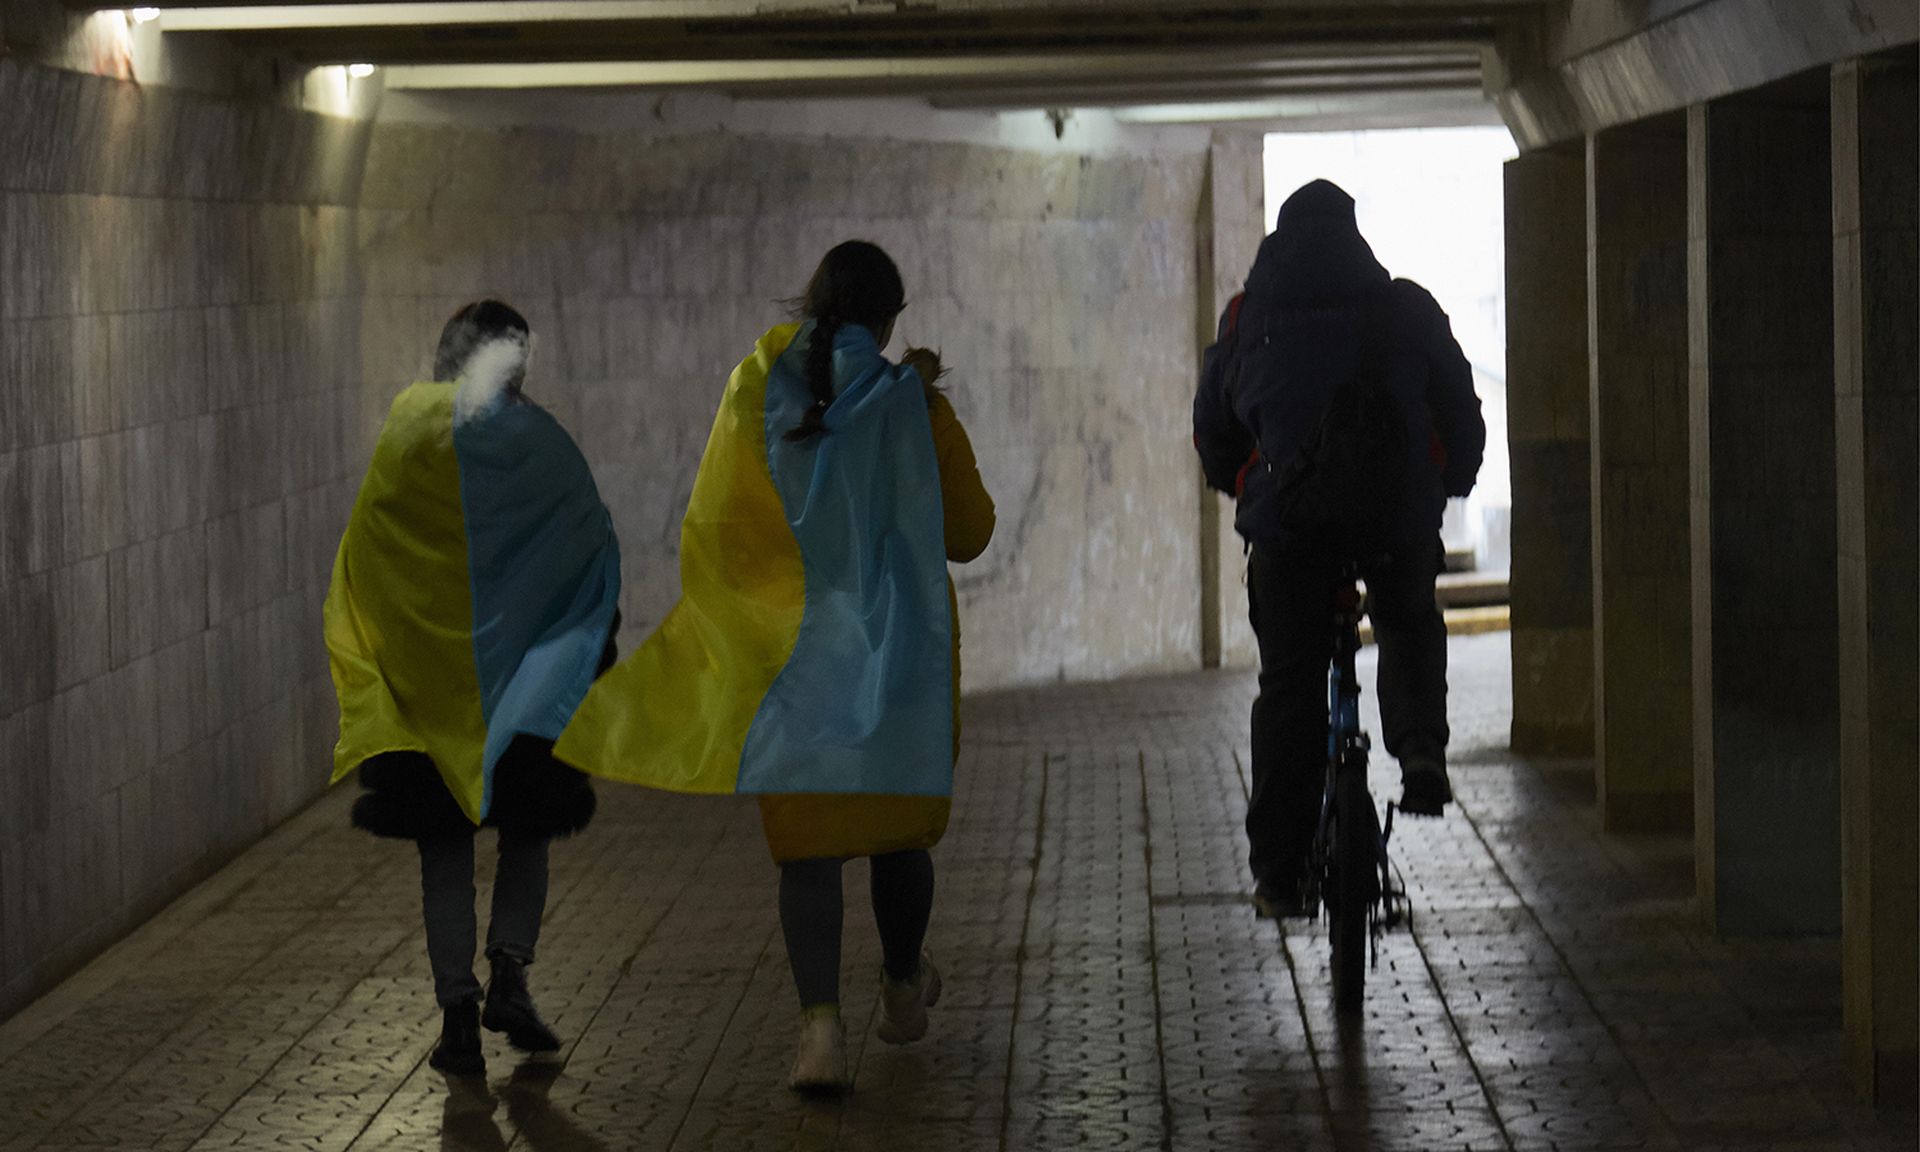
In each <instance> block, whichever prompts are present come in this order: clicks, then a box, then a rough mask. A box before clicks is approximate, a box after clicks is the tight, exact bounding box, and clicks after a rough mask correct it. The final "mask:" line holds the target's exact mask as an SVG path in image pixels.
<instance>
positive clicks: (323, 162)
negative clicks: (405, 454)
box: [0, 60, 1203, 1017]
mask: <svg viewBox="0 0 1920 1152" xmlns="http://www.w3.org/2000/svg"><path fill="white" fill-rule="evenodd" d="M0 109H5V114H4V115H0V1017H4V1016H5V1015H6V1014H8V1013H9V1012H11V1011H12V1010H14V1009H16V1008H18V1007H19V1006H20V1005H21V1004H23V1003H25V1002H26V1001H27V1000H28V999H30V998H31V997H32V996H33V995H36V994H38V993H39V992H40V991H43V990H44V989H45V988H46V987H48V986H50V983H51V982H52V981H53V980H55V979H57V978H59V977H60V976H62V975H64V974H65V973H66V972H68V971H71V970H72V968H73V967H74V965H75V964H77V963H78V962H79V961H81V960H84V959H85V958H86V957H87V956H88V955H91V954H92V953H93V952H94V951H97V950H98V949H99V948H100V947H101V946H103V945H104V944H106V943H107V942H110V941H111V940H112V939H113V938H115V937H116V936H117V935H118V934H120V933H121V932H123V931H125V930H126V929H127V928H128V927H130V926H131V925H132V924H134V923H137V922H138V921H139V920H140V919H141V918H142V917H144V916H146V915H148V914H149V913H151V912H152V911H153V910H154V909H155V908H157V907H158V906H160V905H161V904H162V903H164V901H165V900H166V899H167V898H169V897H171V896H172V895H175V894H177V893H178V892H180V891H182V890H183V889H184V887H185V886H186V885H188V884H189V883H190V882H191V881H192V880H193V879H195V878H196V877H197V876H199V875H201V874H203V873H204V872H205V871H206V870H207V869H208V868H210V867H212V866H213V865H214V864H216V863H218V862H219V861H221V860H223V859H225V858H226V857H227V856H228V855H230V854H231V853H232V852H233V851H236V850H237V849H239V848H240V847H242V846H244V845H245V844H247V843H249V842H251V841H252V840H253V839H255V838H257V837H258V836H259V835H260V834H261V833H262V832H264V831H265V830H266V829H267V828H269V827H271V826H272V825H273V824H275V823H276V822H277V821H279V820H280V819H282V818H284V817H285V816H286V815H287V814H289V813H290V812H292V811H294V810H295V809H296V808H298V807H299V806H300V805H301V804H303V803H305V802H307V801H308V800H310V799H311V798H312V797H313V796H315V795H316V794H317V793H318V792H319V791H320V789H321V788H322V786H323V783H324V780H325V775H326V769H327V764H328V750H329V748H330V746H331V743H332V740H333V738H334V735H335V723H336V717H335V713H334V704H333V697H332V691H331V687H330V684H329V682H328V678H327V670H326V661H325V654H324V652H323V650H322V647H321V633H320V626H319V623H320V621H319V612H320V602H321V599H322V596H323V594H324V590H325V584H326V579H327V575H328V571H329V566H330V564H331V559H332V553H333V548H334V545H335V543H336V541H337V540H338V536H339V532H340V529H341V527H342V524H343V520H344V515H345V512H346V510H347V508H348V507H349V506H350V503H351V499H352V495H353V491H354V488H355V486H356V484H357V482H358V478H359V473H360V470H361V468H362V464H363V459H364V454H365V452H366V450H367V448H368V447H369V446H370V443H371V438H372V436H373V434H374V433H375V432H376V431H377V429H378V426H379V422H380V420H381V419H382V417H383V416H384V413H385V409H386V406H387V404H388V402H389V401H390V400H391V398H392V396H393V395H394V394H395V393H397V392H398V391H399V389H400V388H402V387H403V386H404V385H405V384H406V383H407V382H408V381H409V380H410V379H412V378H413V377H415V376H416V375H418V374H419V373H420V371H421V370H422V369H423V368H424V366H425V364H426V362H427V359H428V353H429V350H430V348H431V344H432V341H433V339H434V337H435V336H436V334H437V331H438V327H439V324H440V322H441V321H442V319H443V318H444V316H445V315H446V314H447V312H448V311H449V310H450V309H451V308H452V307H453V306H454V305H456V304H457V303H459V302H460V301H461V300H463V299H465V298H468V297H471V296H474V295H476V294H480V293H483V292H486V293H499V294H502V295H505V296H506V297H508V298H510V299H512V300H513V301H514V302H516V303H517V304H520V305H521V306H522V307H523V308H524V309H525V310H526V311H527V312H528V313H529V315H530V316H531V317H532V318H533V320H534V323H535V325H536V327H537V329H538V332H539V346H538V352H537V354H536V362H535V370H534V379H533V385H532V387H533V390H534V391H535V392H536V394H537V395H538V396H539V398H541V399H542V400H544V401H547V402H548V403H550V404H551V405H552V407H553V408H554V409H555V411H556V412H557V413H558V414H559V415H560V417H561V418H562V420H564V421H565V422H566V424H567V425H568V426H569V427H570V428H571V429H573V430H574V432H575V434H576V435H577V437H578V438H579V439H580V441H581V442H582V445H583V447H584V448H585V450H586V451H587V453H588V455H589V457H590V458H591V460H592V461H593V464H594V466H595V471H596V474H597V476H598V479H599V482H600V485H601V488H602V491H603V494H604V495H605V497H606V499H607V501H608V503H609V504H610V505H611V507H612V508H613V509H614V512H615V516H616V519H617V521H618V527H619V529H620V533H621V538H622V543H623V549H624V553H625V564H626V573H627V594H626V609H627V616H628V619H629V621H630V625H629V626H630V629H631V630H630V632H629V634H628V639H629V641H631V640H633V639H635V638H636V637H637V636H638V635H639V634H640V633H641V631H642V630H643V629H644V628H645V627H646V626H648V625H649V624H651V623H653V622H655V621H657V620H658V618H659V617H660V615H661V614H662V613H663V612H664V611H665V610H666V608H667V606H668V605H669V604H671V602H672V600H673V598H674V596H675V595H676V591H677V561H676V557H675V547H676V543H677V527H678V520H679V515H680V512H681V509H682V506H683V504H684V501H685V499H686V495H687V492H688V491H689V489H690V486H691V483H692V478H693V474H694V468H695V465H696V463H697V461H698V458H699V453H700V450H701V448H702V446H703V444H704V442H705V438H706V435H707V430H708V425H709V423H710V421H711V418H712V413H713V410H714V407H715V405H716V403H717V400H718V397H719V394H720V390H721V388H722V387H723V385H724V382H725V379H726V375H727V372H728V370H729V369H730V368H731V367H732V365H733V364H734V363H735V362H736V361H737V360H739V359H740V358H741V357H742V356H743V355H744V354H745V353H746V352H747V351H748V350H749V349H750V347H751V345H752V342H753V340H754V338H755V337H756V336H757V335H758V334H759V333H760V332H761V331H762V330H764V329H765V328H766V327H768V326H770V325H771V324H773V323H775V322H777V321H778V320H780V319H781V316H782V310H781V306H780V305H779V304H778V303H777V301H778V299H779V298H782V297H787V296H790V295H793V294H794V293H796V292H798V291H799V289H800V288H801V286H802V284H803V283H804V281H805V279H806V277H807V275H808V273H809V272H810V271H811V269H812V266H813V264H814V262H815V261H816V260H817V259H818V257H819V255H820V254H821V253H822V252H824V251H825V249H826V248H827V247H828V246H829V245H830V244H831V243H833V242H834V241H837V240H839V239H842V238H844V237H847V236H854V235H858V236H865V237H868V238H871V239H874V240H877V241H879V242H881V243H883V244H885V245H886V246H888V247H889V248H890V249H891V250H892V251H893V252H894V254H895V256H896V257H897V258H898V260H899V262H900V264H901V266H902V270H903V272H904V273H905V276H906V279H907V284H908V295H909V298H910V301H911V302H910V305H909V311H908V312H907V314H906V316H905V317H904V318H903V320H902V322H901V328H900V331H901V334H902V335H903V336H905V337H906V338H909V339H912V340H915V341H922V342H926V343H930V344H937V345H939V346H940V347H942V348H943V349H944V350H945V352H946V354H947V357H948V360H949V362H950V363H951V364H952V365H953V366H954V367H955V369H956V373H955V375H954V376H953V378H952V380H951V384H952V388H953V393H954V398H955V403H956V405H957V406H958V408H959V409H960V411H961V414H962V415H963V417H964V418H965V419H966V420H967V422H968V424H969V426H970V428H971V430H972V432H973V436H974V441H975V444H976V447H977V449H978V451H979V454H980V457H981V461H982V467H983V471H984V472H985V475H986V479H987V483H988V484H989V486H990V487H991V488H992V490H993V492H994V494H995V496H996V497H997V498H998V500H999V502H1000V509H1001V527H1000V534H999V536H998V537H997V539H996V540H995V543H994V546H993V549H992V550H991V551H990V552H989V553H988V555H987V557H986V558H985V559H983V560H982V561H981V562H980V563H979V564H977V565H975V566H973V567H971V568H969V569H967V570H965V573H964V575H963V577H962V589H963V611H964V612H965V617H966V622H965V635H966V641H967V667H968V682H969V685H970V686H973V687H981V686H986V685H998V684H1007V683H1013V682H1019V681H1032V680H1042V679H1052V678H1056V677H1061V676H1065V677H1098V676H1110V675H1118V674H1125V673H1129V672H1137V671H1152V670H1163V669H1170V668H1180V667H1189V666H1193V665H1195V664H1197V662H1198V646H1199V641H1198V614H1199V596H1198V593H1197V588H1198V579H1199V576H1198V572H1199V558H1198V540H1199V534H1198V530H1197V524H1196V519H1197V513H1196V509H1197V506H1198V499H1199V493H1198V488H1197V479H1196V475H1195V473H1196V469H1195V468H1194V466H1193V464H1192V461H1191V457H1190V453H1191V449H1190V448H1189V447H1188V434H1187V430H1186V411H1187V405H1188V402H1189V397H1190V394H1191V391H1190V390H1191V386H1192V385H1191V373H1192V365H1193V364H1194V362H1195V358H1196V355H1197V347H1196V343H1195V334H1194V333H1195V324H1194V319H1193V317H1194V303H1193V301H1194V277H1195V268H1194V251H1195V242H1194V234H1193V220H1194V207H1195V203H1196V198H1197V196H1198V191H1199V178H1200V172H1201V165H1202V163H1203V161H1202V160H1201V159H1200V158H1198V157H1189V156H1182V157H1174V158H1139V157H1135V158H1112V159H1094V158H1088V157H1081V156H1074V155H1039V154H1030V153H1018V152H1010V151H1004V150H994V149H987V148H982V147H976V146H967V145H954V144H943V145H933V144H900V143H887V142H879V141H875V142H870V143H865V144H857V145H856V144H848V143H845V142H805V141H787V142H780V143H773V142H766V141H761V142H754V141H751V140H744V139H741V138H738V137H722V136H714V137H705V138H695V139H684V140H671V141H662V140H656V139H644V138H617V137H589V136H584V135H573V134H566V133H557V132H466V131H461V130H455V129H449V128H445V127H423V126H422V127H413V126H385V127H380V128H371V127H369V126H368V125H366V124H364V123H358V122H354V121H350V120H343V119H335V118H328V117H322V116H317V115H311V114H306V113H301V112H298V111H294V110H292V109H288V108H278V107H271V106H268V105H265V104H255V103H237V102H224V101H219V100H215V99H211V98H205V97H198V96H188V95H183V94H179V93H176V92H171V91H169V90H167V89H164V88H141V87H137V86H134V85H130V84H123V83H119V82H116V81H111V80H104V79H98V78H93V77H87V76H82V75H79V74H75V73H70V72H62V71H54V70H50V69H42V68H37V67H34V66H30V65H26V64H22V63H19V62H17V61H12V60H0Z"/></svg>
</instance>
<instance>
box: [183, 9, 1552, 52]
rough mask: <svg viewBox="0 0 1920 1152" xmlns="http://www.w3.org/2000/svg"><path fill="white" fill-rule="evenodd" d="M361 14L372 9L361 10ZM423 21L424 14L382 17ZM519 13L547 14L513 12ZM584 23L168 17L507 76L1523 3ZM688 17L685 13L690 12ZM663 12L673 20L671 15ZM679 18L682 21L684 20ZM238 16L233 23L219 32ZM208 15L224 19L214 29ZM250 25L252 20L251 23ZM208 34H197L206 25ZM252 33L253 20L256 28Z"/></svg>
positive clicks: (1404, 28) (1315, 34)
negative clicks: (484, 67) (512, 71)
mask: <svg viewBox="0 0 1920 1152" xmlns="http://www.w3.org/2000/svg"><path fill="white" fill-rule="evenodd" d="M353 7H354V8H355V9H356V10H358V9H361V8H366V7H369V6H366V5H356V6H353ZM371 7H374V8H389V9H395V10H406V11H408V12H412V11H413V10H415V9H421V8H433V7H436V6H432V5H427V6H422V5H418V4H391V5H373V6H371ZM510 7H513V8H515V9H516V10H518V9H526V8H540V9H544V8H545V7H546V6H544V5H525V4H523V5H517V6H510ZM552 7H553V9H554V10H570V11H573V12H574V13H576V14H577V15H579V16H581V17H582V18H576V19H553V18H550V17H551V15H552V13H548V14H546V15H543V16H542V17H541V18H538V19H521V20H504V19H503V20H499V21H484V22H433V21H424V20H420V21H412V22H405V23H394V24H378V25H376V24H325V23H322V22H320V21H319V20H307V19H306V17H307V16H315V15H324V18H344V17H340V16H339V15H338V14H337V13H336V12H335V10H334V9H331V8H311V9H310V7H309V6H289V7H286V8H282V9H275V10H274V13H275V16H274V18H272V19H269V18H268V17H267V16H264V15H258V14H259V13H260V12H262V11H263V10H259V9H233V10H225V9H222V10H210V9H196V10H193V11H180V12H176V11H170V10H169V11H164V12H163V14H162V16H161V27H162V28H163V30H169V31H174V32H180V31H194V30H214V29H215V28H216V27H218V28H220V29H221V30H224V31H226V32H227V34H228V35H229V36H230V37H231V38H232V39H233V40H234V41H235V42H236V43H238V44H239V45H240V46H241V47H243V48H251V49H255V50H260V51H265V52H271V53H273V54H276V55H279V56H283V57H286V58H289V59H291V60H294V61H296V62H303V63H313V64H332V63H347V62H367V63H375V64H402V63H509V62H564V61H605V60H613V59H632V60H714V59H795V58H820V57H846V58H900V57H939V56H956V55H959V56H967V55H972V56H984V55H992V54H1001V53H1028V54H1033V53H1047V54H1057V55H1061V56H1067V55H1076V54H1080V53H1087V52H1123V51H1135V52H1149V51H1161V52H1169V51H1181V50H1225V49H1235V48H1245V47H1248V46H1265V47H1270V48H1276V49H1277V48H1281V47H1287V48H1293V49H1300V48H1306V49H1311V48H1313V47H1314V46H1319V47H1320V48H1321V49H1322V54H1324V49H1325V48H1326V47H1327V46H1331V45H1339V46H1365V45H1372V46H1377V47H1380V48H1386V49H1392V48H1396V47H1398V46H1401V45H1409V44H1411V45H1446V46H1449V47H1452V48H1455V49H1459V48H1469V49H1471V48H1478V47H1483V46H1487V45H1491V44H1492V43H1494V41H1495V40H1496V38H1497V34H1498V29H1499V25H1500V21H1501V20H1502V19H1503V18H1504V17H1509V16H1511V15H1512V14H1513V13H1514V12H1515V11H1516V4H1515V3H1513V2H1512V0H1505V2H1499V0H1494V2H1489V0H1481V2H1477V3H1450V4H1436V3H1411V4H1409V3H1398V4H1386V3H1377V4H1376V3H1362V4H1357V5H1356V4H1335V3H1331V2H1329V0H1317V2H1316V3H1312V4H1306V3H1281V4H1275V3H1262V4H1252V3H1247V2H1245V0H1242V2H1241V3H1238V4H1227V3H1213V4H1209V5H1206V6H1204V7H1191V6H1188V5H1184V4H1159V5H1156V6H1154V7H1152V8H1145V7H1137V6H1133V5H1128V4H1118V5H1105V6H1087V5H1085V4H1079V5H1064V4H1036V3H1031V2H1029V3H1027V4H1026V5H1024V6H1021V7H1008V8H1004V9H1002V8H978V9H976V8H972V7H967V8H958V9H954V8H949V7H946V6H941V7H901V8H895V7H892V6H888V7H886V8H884V9H875V8H874V7H873V6H869V5H864V4H855V5H853V6H852V7H851V8H849V7H848V6H847V4H846V3H845V2H844V0H842V3H841V4H839V5H837V6H836V8H835V9H834V10H831V11H829V10H826V9H820V10H814V9H812V8H810V7H809V8H805V9H800V10H787V9H780V10H778V11H776V12H775V13H773V14H768V13H766V12H764V11H763V12H761V13H760V14H758V15H755V16H753V17H751V18H748V17H746V16H740V17H732V18H729V17H724V16H715V15H712V11H713V10H712V9H711V8H706V9H704V11H705V13H706V14H704V15H699V16H683V17H675V18H668V17H664V16H657V17H639V16H621V17H616V16H605V15H596V14H597V13H603V12H612V11H614V10H613V9H602V8H600V7H597V6H596V7H582V6H581V3H580V0H555V2H554V4H553V5H552ZM683 7H684V6H683ZM660 10H662V11H664V10H665V9H660ZM676 10H677V9H676ZM219 12H227V13H229V14H230V17H229V18H228V19H227V21H226V23H224V24H219V25H216V24H214V23H209V22H208V21H210V20H212V19H214V18H215V17H216V16H217V15H218V13H219ZM209 13H213V14H214V15H213V16H210V15H209ZM243 16H244V19H243ZM196 21H197V23H196ZM249 21H251V22H250V23H249Z"/></svg>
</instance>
